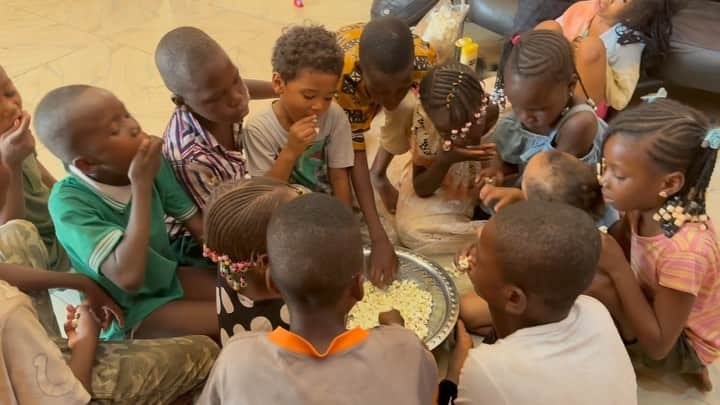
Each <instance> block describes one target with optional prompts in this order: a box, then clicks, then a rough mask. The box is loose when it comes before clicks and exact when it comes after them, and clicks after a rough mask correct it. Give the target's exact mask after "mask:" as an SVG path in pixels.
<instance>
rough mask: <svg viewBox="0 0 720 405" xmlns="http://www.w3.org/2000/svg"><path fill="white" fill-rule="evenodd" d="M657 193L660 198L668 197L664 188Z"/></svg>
mask: <svg viewBox="0 0 720 405" xmlns="http://www.w3.org/2000/svg"><path fill="white" fill-rule="evenodd" d="M658 195H659V196H660V197H661V198H668V193H667V191H665V190H663V191H661V192H659V193H658Z"/></svg>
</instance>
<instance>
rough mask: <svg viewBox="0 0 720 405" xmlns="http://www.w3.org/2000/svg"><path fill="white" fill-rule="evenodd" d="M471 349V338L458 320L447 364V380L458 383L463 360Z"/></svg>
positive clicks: (463, 363)
mask: <svg viewBox="0 0 720 405" xmlns="http://www.w3.org/2000/svg"><path fill="white" fill-rule="evenodd" d="M472 348H473V341H472V337H471V336H470V334H469V333H468V331H467V329H466V328H465V324H464V323H463V321H462V320H459V319H458V322H457V325H456V326H455V347H454V348H453V352H452V355H451V357H450V361H449V363H448V371H447V379H448V380H450V381H452V382H454V383H455V384H457V383H458V380H459V379H460V370H462V368H463V365H465V359H466V358H467V356H468V353H469V352H470V349H472Z"/></svg>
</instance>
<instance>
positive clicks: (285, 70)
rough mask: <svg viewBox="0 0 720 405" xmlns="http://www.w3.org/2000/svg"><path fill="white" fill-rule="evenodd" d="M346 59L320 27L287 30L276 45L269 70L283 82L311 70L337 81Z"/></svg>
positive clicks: (296, 27)
mask: <svg viewBox="0 0 720 405" xmlns="http://www.w3.org/2000/svg"><path fill="white" fill-rule="evenodd" d="M344 63H345V55H344V54H343V52H342V50H341V49H340V46H339V45H338V44H337V42H336V40H335V34H334V33H332V32H330V31H328V30H326V29H325V27H323V26H321V25H310V26H302V25H297V26H292V27H289V28H286V29H285V30H284V31H283V33H282V35H280V38H278V39H277V41H276V42H275V47H274V48H273V54H272V68H273V71H274V72H278V73H279V74H280V77H281V78H282V79H283V80H285V81H289V80H293V79H295V78H296V77H297V75H298V73H299V72H300V70H302V69H312V70H316V71H319V72H322V73H329V74H333V75H336V76H338V77H340V74H341V73H342V69H343V64H344Z"/></svg>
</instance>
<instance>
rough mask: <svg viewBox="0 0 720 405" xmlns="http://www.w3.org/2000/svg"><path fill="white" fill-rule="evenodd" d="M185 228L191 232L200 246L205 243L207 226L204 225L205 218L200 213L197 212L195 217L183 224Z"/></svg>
mask: <svg viewBox="0 0 720 405" xmlns="http://www.w3.org/2000/svg"><path fill="white" fill-rule="evenodd" d="M183 225H184V226H185V228H186V229H187V230H188V231H190V234H191V235H192V237H193V239H195V242H197V243H198V244H199V245H202V244H203V242H204V241H205V240H204V239H203V235H205V224H204V223H203V216H202V214H201V213H200V211H198V212H196V213H195V215H193V216H191V217H190V218H188V219H187V220H185V222H183Z"/></svg>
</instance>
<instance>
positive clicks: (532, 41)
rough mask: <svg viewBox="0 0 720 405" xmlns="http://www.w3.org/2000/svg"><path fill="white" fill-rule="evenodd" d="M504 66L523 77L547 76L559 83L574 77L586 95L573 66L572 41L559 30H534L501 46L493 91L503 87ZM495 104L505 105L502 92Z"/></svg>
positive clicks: (514, 36)
mask: <svg viewBox="0 0 720 405" xmlns="http://www.w3.org/2000/svg"><path fill="white" fill-rule="evenodd" d="M505 69H509V71H508V72H509V73H511V74H516V75H519V76H520V77H523V78H537V79H546V80H548V81H554V82H558V83H568V84H569V83H571V82H572V81H573V79H575V78H577V80H578V81H579V82H580V86H581V87H582V89H583V91H584V92H585V96H586V97H588V96H587V91H585V86H584V85H583V83H582V81H581V80H580V76H579V75H578V74H577V69H576V67H575V52H574V50H573V46H572V44H571V43H570V42H569V41H568V40H567V39H566V38H565V37H564V36H563V35H562V34H561V33H559V32H556V31H551V30H533V31H528V32H526V33H523V34H517V35H513V36H512V38H511V39H510V40H509V41H507V42H506V43H505V46H504V47H503V52H502V56H501V59H500V65H499V67H498V74H497V81H496V82H495V94H498V93H502V94H504V92H503V91H502V89H504V87H505ZM500 98H503V99H502V100H498V101H497V102H498V104H500V105H501V106H504V95H502V96H500ZM588 98H589V97H588Z"/></svg>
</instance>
